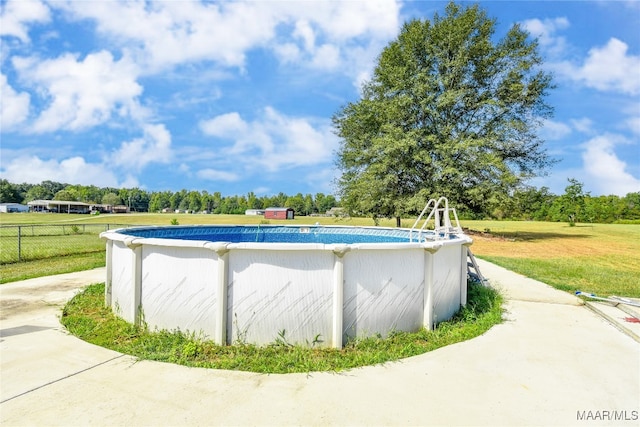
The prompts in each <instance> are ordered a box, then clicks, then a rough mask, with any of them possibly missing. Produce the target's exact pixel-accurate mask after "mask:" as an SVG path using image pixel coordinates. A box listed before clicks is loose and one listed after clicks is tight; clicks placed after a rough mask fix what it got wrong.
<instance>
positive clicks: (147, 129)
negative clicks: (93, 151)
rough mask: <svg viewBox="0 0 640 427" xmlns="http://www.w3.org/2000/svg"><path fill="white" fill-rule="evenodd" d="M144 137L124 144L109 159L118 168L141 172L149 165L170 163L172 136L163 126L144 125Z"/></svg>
mask: <svg viewBox="0 0 640 427" xmlns="http://www.w3.org/2000/svg"><path fill="white" fill-rule="evenodd" d="M143 130H144V135H143V137H141V138H136V139H133V140H131V141H127V142H123V143H122V145H121V146H120V148H119V149H118V150H117V151H116V152H114V153H112V154H111V155H110V156H109V158H110V161H111V163H113V165H114V166H116V167H118V168H124V169H125V170H130V171H136V172H139V171H141V170H142V169H143V168H144V167H145V166H147V165H148V164H149V163H168V162H169V161H170V160H171V134H170V133H169V131H168V130H167V129H166V127H165V126H164V125H162V124H157V125H144V126H143Z"/></svg>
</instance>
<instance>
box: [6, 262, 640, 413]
mask: <svg viewBox="0 0 640 427" xmlns="http://www.w3.org/2000/svg"><path fill="white" fill-rule="evenodd" d="M480 267H481V270H482V272H483V274H484V275H485V276H487V277H488V278H489V279H490V280H491V282H492V284H493V285H495V286H497V287H499V288H501V289H503V291H504V292H505V294H506V295H507V298H508V302H507V304H506V310H507V311H506V313H505V318H506V321H505V322H504V323H503V324H500V325H498V326H496V327H494V328H492V329H491V330H490V331H488V332H487V333H486V334H484V335H483V336H481V337H478V338H476V339H473V340H470V341H466V342H463V343H459V344H456V345H452V346H449V347H446V348H442V349H439V350H436V351H433V352H430V353H427V354H423V355H420V356H416V357H412V358H408V359H404V360H402V361H400V362H395V363H387V364H385V365H382V366H371V367H365V368H361V369H354V370H351V371H348V372H344V373H310V374H287V375H262V374H254V373H246V372H233V371H218V370H207V369H198V368H186V367H181V366H176V365H170V364H164V363H158V362H149V361H136V360H135V359H134V358H132V357H129V356H125V355H121V354H119V353H116V352H113V351H110V350H106V349H103V348H100V347H96V346H93V345H91V344H87V343H85V342H83V341H80V340H78V339H76V338H74V337H72V336H70V335H68V334H67V333H66V332H65V330H64V329H63V328H62V327H61V326H60V324H59V322H58V317H59V315H60V307H62V305H63V304H64V303H65V302H66V301H67V300H68V299H69V298H70V297H71V296H73V294H74V293H75V292H77V291H78V290H79V289H81V288H82V287H83V286H85V285H88V284H90V283H95V282H102V281H104V269H96V270H91V271H85V272H80V273H73V274H64V275H59V276H52V277H44V278H39V279H32V280H27V281H23V282H17V283H10V284H5V285H2V286H0V303H1V305H0V308H1V315H0V320H1V322H2V323H1V324H0V332H1V337H0V340H1V341H0V356H1V364H0V373H1V377H0V380H1V386H0V402H1V403H0V425H2V426H14V425H31V426H34V425H47V426H53V425H60V426H70V425H109V426H117V425H135V426H138V425H141V426H142V425H154V426H157V425H203V426H204V425H274V426H275V425H277V426H282V425H319V426H324V425H399V426H408V425H488V426H502V425H505V426H510V425H518V426H520V425H545V426H553V425H558V426H566V425H582V426H584V425H618V426H620V425H622V426H627V425H628V426H637V425H640V343H638V342H637V341H635V340H634V339H633V338H632V337H630V336H629V335H627V334H625V333H623V332H621V331H620V329H618V328H616V327H615V326H614V325H612V324H611V323H610V322H609V321H607V320H605V319H604V318H603V317H601V316H599V315H597V314H596V313H594V312H593V311H591V310H588V309H587V308H586V307H585V306H584V305H583V304H582V302H581V301H580V300H578V299H577V298H575V297H573V296H572V295H568V294H566V293H562V292H559V291H556V290H554V289H552V288H550V287H549V286H547V285H545V284H543V283H540V282H536V281H534V280H530V279H527V278H524V277H522V276H519V275H517V274H514V273H512V272H509V271H507V270H505V269H502V268H500V267H497V266H495V265H492V264H489V263H486V262H482V261H480ZM612 316H613V318H614V319H617V318H618V317H619V318H620V319H623V320H622V321H624V316H628V315H627V314H624V315H618V314H613V315H612Z"/></svg>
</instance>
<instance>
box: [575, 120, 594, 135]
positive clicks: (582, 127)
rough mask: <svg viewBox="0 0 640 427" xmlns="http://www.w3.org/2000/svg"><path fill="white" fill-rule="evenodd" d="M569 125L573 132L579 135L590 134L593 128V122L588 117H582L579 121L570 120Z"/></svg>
mask: <svg viewBox="0 0 640 427" xmlns="http://www.w3.org/2000/svg"><path fill="white" fill-rule="evenodd" d="M570 123H571V126H573V128H574V129H575V130H577V131H578V132H581V133H591V131H592V128H593V121H592V120H591V119H590V118H588V117H583V118H581V119H571V120H570Z"/></svg>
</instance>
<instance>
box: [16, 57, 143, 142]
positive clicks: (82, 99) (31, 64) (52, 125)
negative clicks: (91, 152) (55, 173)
mask: <svg viewBox="0 0 640 427" xmlns="http://www.w3.org/2000/svg"><path fill="white" fill-rule="evenodd" d="M13 64H14V66H15V68H16V70H18V72H19V73H20V76H21V79H22V80H23V81H24V82H25V84H26V85H30V86H33V87H35V89H36V92H37V93H40V94H42V95H43V96H44V98H45V100H46V101H50V102H49V104H48V105H47V107H46V108H44V109H43V111H42V112H41V113H40V115H39V116H38V117H37V118H36V120H35V122H34V124H33V126H32V127H31V129H30V130H31V131H32V132H35V133H41V132H52V131H57V130H71V131H77V130H82V129H86V128H89V127H92V126H96V125H99V124H103V123H105V122H107V121H109V120H110V119H111V118H112V116H113V115H114V114H115V115H119V116H139V115H141V112H142V109H141V108H140V106H139V105H138V103H137V101H136V97H137V96H139V95H140V94H141V93H142V87H141V86H140V85H139V84H138V83H137V82H136V75H137V71H136V67H135V66H134V65H133V64H132V63H131V62H130V61H128V60H127V59H126V58H121V59H120V60H118V61H114V59H113V56H112V55H111V53H110V52H107V51H101V52H98V53H93V54H89V55H87V56H86V57H85V58H84V60H79V59H78V58H77V57H76V56H74V55H72V54H65V55H63V56H60V57H58V58H56V59H48V60H40V59H38V58H36V57H30V58H22V57H15V58H14V59H13Z"/></svg>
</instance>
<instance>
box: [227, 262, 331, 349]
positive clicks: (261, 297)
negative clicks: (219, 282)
mask: <svg viewBox="0 0 640 427" xmlns="http://www.w3.org/2000/svg"><path fill="white" fill-rule="evenodd" d="M333 265H334V255H333V253H332V252H330V251H318V250H300V251H278V250H273V251H265V250H256V249H253V250H246V249H243V250H235V251H232V252H231V256H230V257H229V288H228V308H227V331H228V332H227V337H228V338H227V341H229V340H232V341H240V342H245V341H246V342H251V343H256V344H269V343H273V342H274V341H275V340H276V338H278V337H279V334H280V333H282V334H283V336H284V338H285V339H286V341H287V342H290V343H299V344H306V343H312V342H313V340H314V339H315V338H316V337H319V338H320V339H322V340H323V341H325V342H326V341H327V340H328V339H330V337H331V327H332V321H331V313H332V297H333V290H332V277H333Z"/></svg>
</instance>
